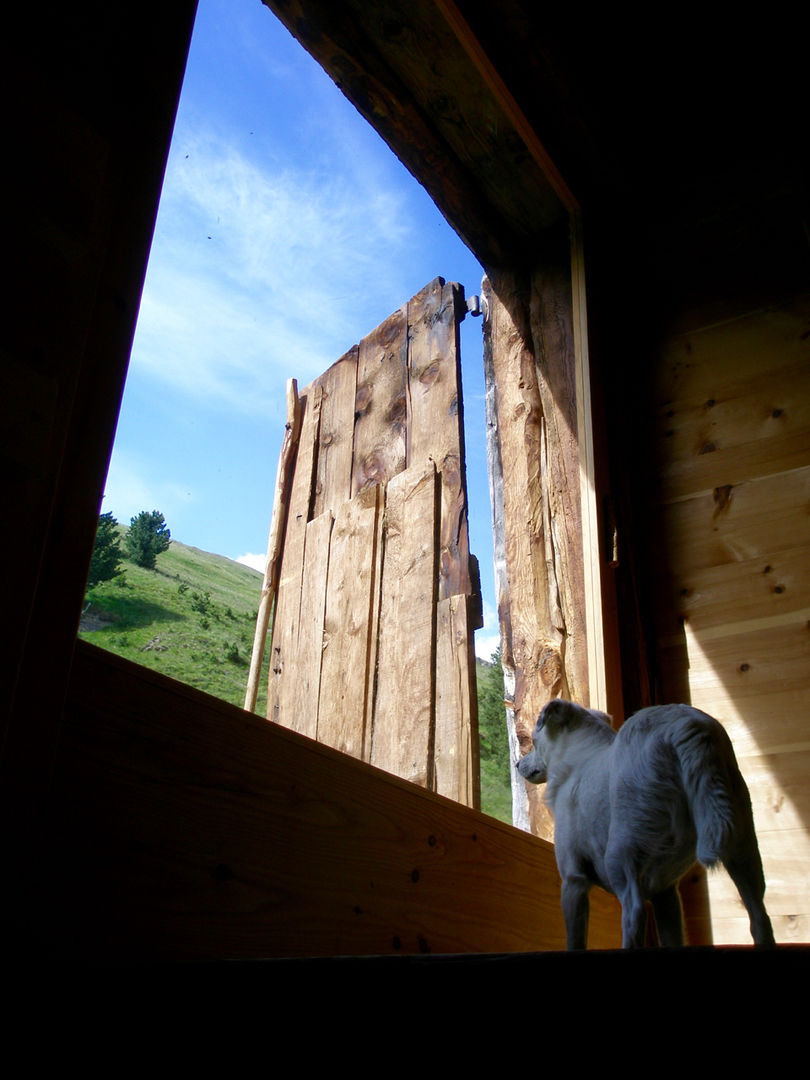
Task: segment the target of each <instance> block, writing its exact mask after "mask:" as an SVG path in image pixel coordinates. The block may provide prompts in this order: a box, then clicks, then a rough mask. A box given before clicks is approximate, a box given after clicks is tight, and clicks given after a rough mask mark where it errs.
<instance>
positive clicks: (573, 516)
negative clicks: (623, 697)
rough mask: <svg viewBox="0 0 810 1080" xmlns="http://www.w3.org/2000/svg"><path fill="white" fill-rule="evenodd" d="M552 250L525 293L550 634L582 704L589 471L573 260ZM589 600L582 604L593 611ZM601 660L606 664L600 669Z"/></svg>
mask: <svg viewBox="0 0 810 1080" xmlns="http://www.w3.org/2000/svg"><path fill="white" fill-rule="evenodd" d="M556 256H557V257H556V258H555V257H554V253H551V252H550V253H549V258H548V261H547V262H545V263H544V264H543V265H542V266H540V267H537V268H536V269H535V271H534V274H533V276H532V280H531V298H530V320H531V332H532V345H533V351H534V355H535V370H536V381H537V393H538V397H539V400H540V407H541V410H542V431H541V439H540V448H539V449H540V495H541V500H542V514H543V541H544V545H545V551H546V575H545V576H546V581H547V589H546V591H547V595H548V597H549V617H550V621H551V624H552V625H553V626H554V627H555V630H556V631H557V632H558V634H557V633H555V634H554V635H553V636H554V637H555V638H556V640H557V643H558V648H559V650H560V654H561V657H562V662H563V663H564V666H565V682H566V684H567V695H566V696H568V697H570V698H572V699H573V700H574V701H579V702H582V704H584V705H587V704H589V703H591V702H590V693H589V690H590V687H589V682H588V674H589V668H588V656H589V648H588V646H589V638H588V636H587V635H586V594H585V580H584V552H583V537H582V511H581V503H580V481H582V482H583V483H584V484H585V487H586V490H589V489H590V484H591V481H592V470H591V474H588V472H587V471H586V470H585V468H584V467H583V468H582V469H581V461H584V459H585V457H584V451H583V456H582V459H581V457H580V440H579V423H580V420H579V410H578V408H577V398H578V387H579V384H580V383H581V381H582V380H578V379H577V373H578V364H577V356H576V351H575V333H574V323H573V315H572V289H571V266H570V262H569V257H568V248H567V245H566V246H565V247H564V248H562V249H561V250H560V251H558V252H557V253H556ZM588 505H590V502H589V504H588ZM589 520H590V519H589ZM594 528H595V526H594ZM589 541H590V542H592V543H595V545H596V546H595V550H594V551H593V553H592V554H593V559H591V557H590V556H591V553H590V552H589V557H588V566H589V568H592V567H593V566H594V561H595V572H596V584H598V582H599V576H598V573H599V545H598V542H597V541H596V536H595V534H592V535H589ZM590 582H591V579H590V577H589V583H590ZM591 600H592V601H593V603H595V615H596V616H597V617H598V627H599V630H598V634H597V633H596V621H597V619H596V618H595V617H594V619H593V622H594V625H593V627H592V628H591V629H592V630H593V633H594V636H595V641H594V642H593V649H592V652H593V655H594V657H596V655H597V654H598V651H599V648H598V647H599V645H601V640H602V633H601V596H597V597H595V598H591ZM593 603H592V604H591V606H588V607H587V611H588V613H589V614H590V615H591V616H592V617H593V616H594V608H593ZM563 654H564V656H563ZM603 668H604V664H602V665H601V667H600V670H603ZM594 688H595V689H597V690H599V699H598V700H599V702H600V704H599V705H598V704H597V703H596V702H593V703H592V704H593V707H594V708H598V707H602V708H604V707H605V704H606V703H605V701H604V693H603V692H602V691H603V689H604V675H603V674H602V677H601V678H597V679H596V680H595V682H594Z"/></svg>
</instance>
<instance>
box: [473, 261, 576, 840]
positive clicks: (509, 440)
mask: <svg viewBox="0 0 810 1080" xmlns="http://www.w3.org/2000/svg"><path fill="white" fill-rule="evenodd" d="M531 295H532V293H531V289H530V285H529V282H528V281H520V280H519V279H518V278H516V277H515V276H514V275H501V276H499V277H498V279H497V280H496V281H493V282H491V283H490V284H489V285H488V286H487V289H486V298H487V309H488V313H487V321H488V324H489V338H490V349H491V354H492V378H493V380H494V384H495V394H494V397H495V413H496V416H497V435H498V441H499V448H498V452H499V459H500V469H501V474H502V491H503V521H504V525H503V534H504V562H505V573H506V578H507V579H508V609H509V614H508V623H509V625H508V634H509V647H508V653H509V655H508V656H507V657H506V662H507V664H509V663H510V662H511V666H512V669H513V671H514V687H515V688H514V694H515V698H514V714H515V731H516V736H517V739H518V742H519V745H520V747H521V750H522V752H523V753H525V752H526V751H527V750H528V749H529V748H530V746H531V732H532V729H533V727H534V724H535V721H536V720H537V716H538V715H539V713H540V710H541V709H542V707H543V705H544V704H545V703H546V702H547V701H548V700H550V699H551V698H553V697H568V698H571V697H573V698H575V699H577V700H587V696H588V682H587V651H586V649H587V642H586V640H585V628H584V620H583V619H582V596H583V585H582V546H581V545H582V541H581V528H580V517H579V513H578V512H577V513H575V514H573V518H572V519H570V520H569V518H568V517H567V516H566V513H567V512H566V509H565V504H566V503H567V502H568V501H569V500H570V501H571V505H575V504H576V503H577V502H578V498H579V494H578V493H579V459H578V452H577V449H576V439H575V437H574V436H573V434H572V430H571V422H570V417H571V416H575V411H574V410H575V390H574V381H573V373H572V371H571V366H572V358H571V355H570V344H571V324H570V317H571V312H570V289H569V293H568V299H567V300H566V298H565V290H564V288H563V287H562V285H561V282H560V280H559V279H558V278H556V277H554V276H553V275H552V277H551V279H550V280H549V281H548V282H547V283H546V285H543V283H542V282H538V283H537V285H536V291H535V297H536V301H535V302H536V308H537V311H536V316H535V328H536V330H537V333H538V343H539V345H540V347H541V350H542V357H541V360H542V364H540V363H538V362H537V359H536V357H535V354H534V346H533V342H532V336H531V329H532V328H531V316H530V297H531ZM566 304H567V305H568V306H567V309H566ZM555 308H556V323H555V324H554V325H546V324H547V323H548V319H549V311H548V310H546V313H545V315H542V312H543V310H544V309H551V310H554V309H555ZM566 310H567V314H566ZM541 324H542V327H541ZM541 329H542V333H541ZM541 377H542V381H543V389H542V392H541V389H540V385H539V383H540V380H541ZM555 383H557V384H558V385H556V386H555V385H554V384H555ZM555 395H556V396H555ZM558 398H559V401H560V402H561V404H559V405H558V403H557V399H558ZM566 410H567V414H568V417H569V420H568V422H566ZM559 440H562V442H561V443H560V441H559ZM560 470H562V471H560ZM566 471H567V476H566ZM572 476H573V480H572ZM555 478H556V479H555ZM571 483H573V484H574V490H573V491H571V490H570V484H571ZM566 485H567V486H568V490H564V488H565V487H566ZM563 536H565V539H563ZM576 558H578V559H579V564H580V565H579V570H578V571H577V570H576V568H574V567H573V566H571V563H572V562H573V561H574V560H575V559H576ZM566 560H567V563H568V566H569V568H568V569H566V570H564V571H563V570H562V565H563V563H564V562H565V561H566ZM566 612H567V613H569V615H570V617H571V621H572V625H570V626H569V625H567V623H566ZM504 652H505V653H506V652H507V650H504ZM528 799H529V807H530V810H529V817H530V820H531V823H532V828H533V830H536V831H537V833H538V835H543V836H550V835H551V833H552V831H553V823H552V820H551V816H550V814H549V812H548V810H547V808H546V807H545V805H544V803H543V801H542V794H541V793H540V792H539V791H538V790H537V789H531V788H530V789H529V791H528Z"/></svg>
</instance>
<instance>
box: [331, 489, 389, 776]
mask: <svg viewBox="0 0 810 1080" xmlns="http://www.w3.org/2000/svg"><path fill="white" fill-rule="evenodd" d="M382 514H383V492H382V488H381V486H380V485H379V484H374V485H372V486H371V487H365V488H363V489H362V491H360V492H359V493H358V494H357V495H355V497H354V498H353V499H351V501H349V502H346V503H344V504H343V506H341V507H340V509H339V511H338V515H337V519H336V520H335V526H334V529H333V530H332V539H331V548H330V555H329V580H328V584H327V585H326V588H325V600H326V610H325V614H324V626H323V644H322V650H323V658H322V662H321V683H322V691H321V699H320V700H321V708H320V710H319V715H318V731H317V737H318V740H319V741H320V742H324V743H327V744H328V745H329V746H333V747H335V749H337V750H341V751H343V753H346V754H351V755H353V756H354V757H357V758H360V759H362V760H365V761H367V760H368V758H369V755H370V749H371V722H372V716H373V704H374V679H375V674H376V671H377V622H378V618H379V607H380V572H381V560H382Z"/></svg>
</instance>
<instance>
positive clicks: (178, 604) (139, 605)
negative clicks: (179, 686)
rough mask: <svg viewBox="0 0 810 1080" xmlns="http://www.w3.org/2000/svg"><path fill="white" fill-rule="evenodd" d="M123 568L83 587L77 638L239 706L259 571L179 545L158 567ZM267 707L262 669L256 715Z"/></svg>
mask: <svg viewBox="0 0 810 1080" xmlns="http://www.w3.org/2000/svg"><path fill="white" fill-rule="evenodd" d="M122 569H123V570H124V573H123V574H122V575H121V576H119V577H117V578H115V579H113V580H112V581H106V582H103V583H102V584H101V585H97V586H96V587H95V588H93V589H90V590H88V593H87V596H86V598H85V608H86V610H85V614H84V616H83V617H82V622H81V628H80V630H79V636H80V637H82V638H84V639H85V640H87V641H91V642H92V643H93V644H94V645H99V646H100V647H101V648H102V649H107V650H109V651H110V652H114V653H118V655H119V656H125V657H126V658H127V659H128V660H133V661H134V662H135V663H136V664H142V665H143V666H144V667H148V668H153V669H154V670H156V671H162V672H163V673H164V674H165V675H169V676H171V677H172V678H174V679H178V680H180V681H181V682H184V683H187V684H188V685H190V686H195V687H197V688H198V689H199V690H204V691H205V692H206V693H208V694H212V695H213V696H214V697H218V698H221V699H222V700H224V701H229V702H231V703H232V704H233V705H239V706H242V705H243V704H244V700H245V687H246V684H247V675H248V668H249V666H250V654H251V650H252V648H253V634H254V631H255V629H256V611H257V609H258V606H259V597H260V593H261V587H262V576H261V574H259V573H257V572H256V571H255V570H251V569H250V567H247V566H242V565H241V564H240V563H235V562H232V561H231V560H230V559H226V558H224V557H223V556H221V555H211V554H209V553H208V552H206V551H199V550H198V549H197V548H193V547H186V545H185V544H180V543H178V542H177V541H176V540H173V541H172V544H171V547H170V548H169V550H168V551H165V552H163V554H161V555H159V556H158V559H157V568H156V569H155V570H143V569H142V568H141V567H139V566H136V565H135V563H133V562H130V561H128V560H126V559H125V560H124V561H123V563H122ZM266 667H267V664H266V663H265V669H266ZM266 704H267V672H266V670H265V674H264V675H263V677H262V680H261V685H260V688H259V700H258V702H257V706H256V711H257V712H260V713H262V714H264V711H265V708H266Z"/></svg>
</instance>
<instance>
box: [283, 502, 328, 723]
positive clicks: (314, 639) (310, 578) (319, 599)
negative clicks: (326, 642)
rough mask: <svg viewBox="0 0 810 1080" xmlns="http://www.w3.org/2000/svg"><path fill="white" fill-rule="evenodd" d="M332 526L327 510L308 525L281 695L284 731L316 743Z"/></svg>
mask: <svg viewBox="0 0 810 1080" xmlns="http://www.w3.org/2000/svg"><path fill="white" fill-rule="evenodd" d="M332 522H333V518H332V512H331V510H327V511H326V512H325V513H323V514H320V515H319V516H318V517H316V518H313V519H312V521H310V522H309V523H308V524H307V528H306V543H305V546H304V567H303V574H302V578H301V607H300V613H299V616H298V638H297V641H296V646H295V662H294V664H293V665H291V667H290V668H289V669H288V670H287V672H286V673H285V678H284V680H283V683H282V687H281V692H280V694H279V720H280V722H281V723H282V724H283V725H284V727H288V728H292V730H293V731H300V732H301V734H302V735H308V736H309V737H310V738H311V739H314V738H315V737H316V736H317V732H318V701H319V698H320V688H321V656H322V653H323V632H324V626H323V623H324V610H325V606H326V582H327V579H328V574H329V540H330V537H331V534H332Z"/></svg>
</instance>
